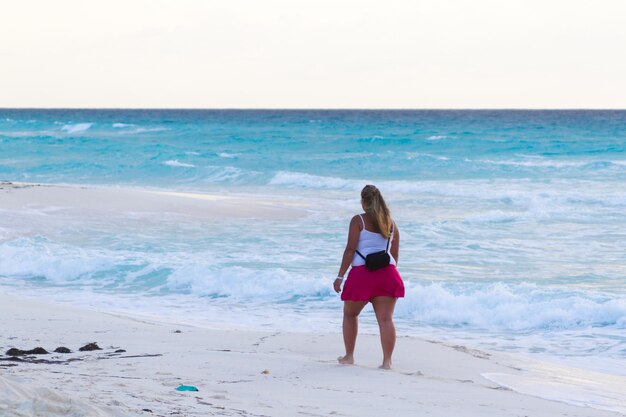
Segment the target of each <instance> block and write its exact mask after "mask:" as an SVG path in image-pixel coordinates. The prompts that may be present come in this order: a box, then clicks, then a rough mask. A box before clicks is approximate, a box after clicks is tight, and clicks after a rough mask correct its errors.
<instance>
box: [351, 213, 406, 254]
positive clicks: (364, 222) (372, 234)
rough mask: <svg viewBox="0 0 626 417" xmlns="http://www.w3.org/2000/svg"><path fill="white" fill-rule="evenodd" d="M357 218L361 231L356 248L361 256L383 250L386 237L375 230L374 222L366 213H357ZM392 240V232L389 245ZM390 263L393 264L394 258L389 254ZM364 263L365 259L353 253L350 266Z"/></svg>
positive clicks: (385, 247) (385, 246) (386, 244)
mask: <svg viewBox="0 0 626 417" xmlns="http://www.w3.org/2000/svg"><path fill="white" fill-rule="evenodd" d="M359 218H360V219H361V226H362V229H361V232H360V233H359V242H358V244H357V247H356V250H357V251H359V252H360V253H361V254H362V255H363V256H367V255H369V254H370V253H374V252H379V251H381V250H385V249H387V247H388V242H387V239H386V238H385V237H384V236H383V235H382V234H381V233H380V232H379V231H374V230H376V224H375V223H374V222H373V221H372V220H371V219H370V218H369V216H368V215H367V213H364V214H359ZM392 240H393V234H392V235H391V236H390V240H389V246H390V245H391V241H392ZM390 257H391V264H393V265H395V264H396V260H395V259H394V258H393V256H391V255H390ZM360 265H365V260H364V259H363V258H362V257H361V256H359V255H358V254H357V253H355V254H354V257H353V258H352V266H360Z"/></svg>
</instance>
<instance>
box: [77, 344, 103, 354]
mask: <svg viewBox="0 0 626 417" xmlns="http://www.w3.org/2000/svg"><path fill="white" fill-rule="evenodd" d="M78 350H79V351H81V352H89V351H92V350H102V348H101V347H100V346H98V344H97V343H96V342H93V343H87V344H86V345H85V346H83V347H82V348H80V349H78Z"/></svg>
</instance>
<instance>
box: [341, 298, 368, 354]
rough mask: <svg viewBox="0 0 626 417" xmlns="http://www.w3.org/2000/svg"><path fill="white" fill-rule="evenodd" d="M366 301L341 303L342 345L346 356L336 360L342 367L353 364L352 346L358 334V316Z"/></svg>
mask: <svg viewBox="0 0 626 417" xmlns="http://www.w3.org/2000/svg"><path fill="white" fill-rule="evenodd" d="M366 304H367V301H344V303H343V343H344V344H345V345H346V354H345V355H344V356H340V357H338V358H337V361H338V362H339V363H340V364H343V365H352V364H353V363H354V346H355V345H356V335H357V333H358V332H359V314H360V313H361V310H363V307H365V305H366Z"/></svg>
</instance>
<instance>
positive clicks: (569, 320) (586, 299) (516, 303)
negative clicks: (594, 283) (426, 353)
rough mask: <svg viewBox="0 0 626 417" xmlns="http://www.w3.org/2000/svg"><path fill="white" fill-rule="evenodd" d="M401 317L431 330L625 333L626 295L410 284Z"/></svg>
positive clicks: (533, 287) (527, 287) (511, 286)
mask: <svg viewBox="0 0 626 417" xmlns="http://www.w3.org/2000/svg"><path fill="white" fill-rule="evenodd" d="M397 312H398V316H399V317H401V318H403V319H409V320H414V321H419V322H420V323H424V324H428V325H432V326H442V325H443V326H454V327H458V326H461V327H471V328H481V329H496V330H514V331H528V330H567V329H580V328H588V327H607V326H613V327H617V328H620V329H621V328H626V296H623V295H619V294H605V293H600V292H592V291H582V290H576V289H567V288H557V287H540V286H538V285H535V284H527V283H521V284H507V283H494V284H490V285H481V284H473V285H471V286H470V285H467V284H466V285H458V284H457V285H455V284H438V283H435V284H429V285H419V284H413V285H408V288H407V295H406V299H405V301H404V302H403V303H399V305H398V309H397Z"/></svg>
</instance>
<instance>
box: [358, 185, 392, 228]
mask: <svg viewBox="0 0 626 417" xmlns="http://www.w3.org/2000/svg"><path fill="white" fill-rule="evenodd" d="M361 201H362V202H363V208H364V209H365V212H366V213H367V214H370V215H371V218H372V220H374V223H375V224H376V226H377V227H378V231H379V232H380V234H381V235H383V236H384V237H385V238H386V239H388V238H389V235H390V234H391V224H392V220H391V212H390V211H389V208H388V207H387V204H386V203H385V200H384V199H383V195H382V194H381V193H380V190H379V189H378V188H376V186H375V185H371V184H368V185H366V186H365V187H363V190H361Z"/></svg>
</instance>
